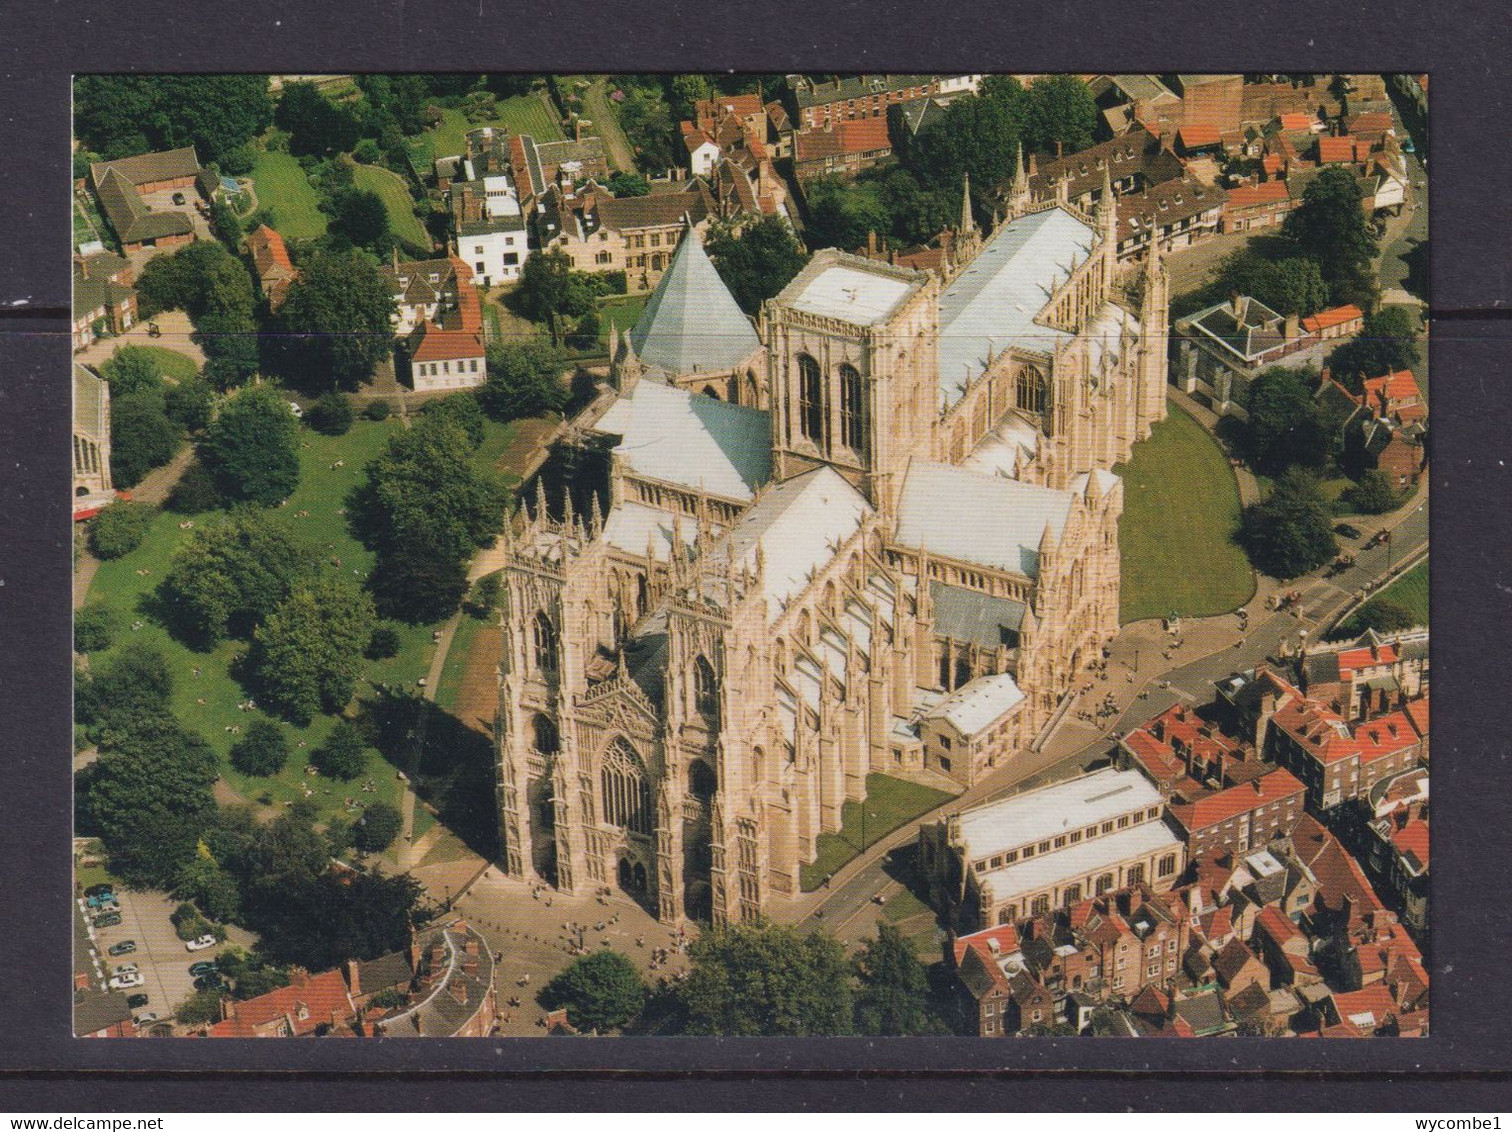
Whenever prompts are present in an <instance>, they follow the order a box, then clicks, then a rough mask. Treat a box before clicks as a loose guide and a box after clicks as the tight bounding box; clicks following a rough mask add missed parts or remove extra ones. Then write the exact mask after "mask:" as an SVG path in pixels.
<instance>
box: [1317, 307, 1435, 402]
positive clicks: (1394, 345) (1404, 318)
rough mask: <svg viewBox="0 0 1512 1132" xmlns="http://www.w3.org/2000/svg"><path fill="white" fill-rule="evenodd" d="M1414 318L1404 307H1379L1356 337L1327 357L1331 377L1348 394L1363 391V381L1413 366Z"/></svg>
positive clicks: (1415, 355) (1415, 359)
mask: <svg viewBox="0 0 1512 1132" xmlns="http://www.w3.org/2000/svg"><path fill="white" fill-rule="evenodd" d="M1417 335H1418V318H1417V316H1416V315H1415V314H1413V312H1412V311H1410V310H1408V309H1407V308H1406V307H1382V308H1381V309H1380V310H1378V311H1375V312H1374V313H1372V314H1369V315H1366V316H1365V322H1364V324H1363V325H1362V326H1361V328H1360V333H1359V335H1358V336H1357V337H1355V338H1353V339H1351V340H1350V341H1348V342H1346V343H1344V344H1343V345H1342V346H1340V347H1339V348H1338V349H1336V350H1334V352H1333V353H1331V354H1329V355H1328V359H1327V362H1326V363H1325V364H1326V365H1327V366H1328V368H1329V370H1330V371H1331V372H1332V374H1333V376H1334V378H1335V379H1336V380H1337V381H1338V382H1339V383H1340V384H1341V385H1343V386H1344V387H1345V388H1346V389H1348V390H1349V391H1350V392H1351V393H1354V394H1355V395H1357V396H1358V395H1359V394H1361V393H1363V392H1364V390H1365V379H1366V378H1371V377H1381V376H1383V375H1385V374H1388V373H1396V372H1398V371H1399V370H1404V369H1411V368H1412V367H1413V366H1415V365H1417V363H1418V360H1419V358H1420V353H1419V350H1418V344H1417Z"/></svg>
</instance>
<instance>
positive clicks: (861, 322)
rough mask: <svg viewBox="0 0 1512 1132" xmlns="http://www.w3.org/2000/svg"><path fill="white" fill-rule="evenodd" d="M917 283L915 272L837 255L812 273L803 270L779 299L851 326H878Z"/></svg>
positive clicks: (799, 308)
mask: <svg viewBox="0 0 1512 1132" xmlns="http://www.w3.org/2000/svg"><path fill="white" fill-rule="evenodd" d="M918 285H919V280H918V279H917V278H915V277H914V273H913V272H907V271H899V270H898V269H897V268H889V267H885V266H883V265H879V264H875V263H870V262H868V261H866V260H863V259H859V258H857V257H854V256H846V257H844V259H843V260H841V259H840V258H839V257H838V256H837V257H835V258H834V259H832V260H829V261H824V262H822V263H821V265H820V267H819V269H818V270H816V271H814V272H813V273H809V272H802V273H800V274H799V275H798V278H797V279H795V280H794V282H793V285H792V286H790V288H789V289H788V290H785V291H783V293H782V295H781V296H779V300H780V301H781V302H782V303H783V304H784V305H786V306H789V307H791V308H792V309H793V310H796V311H802V312H803V313H805V314H815V315H819V316H821V317H824V318H834V319H839V320H840V321H841V322H848V323H850V324H851V325H852V326H875V325H876V324H877V323H879V322H885V321H886V320H887V318H888V317H889V316H890V315H891V314H892V313H893V311H895V310H896V309H897V308H898V307H899V305H900V304H901V303H902V302H903V299H904V298H905V297H907V296H908V295H909V294H911V293H912V292H913V291H914V290H915V289H916V288H917V287H918Z"/></svg>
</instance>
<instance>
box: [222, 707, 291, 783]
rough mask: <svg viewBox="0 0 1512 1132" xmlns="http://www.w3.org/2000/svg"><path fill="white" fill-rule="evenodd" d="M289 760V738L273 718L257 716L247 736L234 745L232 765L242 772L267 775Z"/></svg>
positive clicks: (278, 769) (232, 748) (276, 771)
mask: <svg viewBox="0 0 1512 1132" xmlns="http://www.w3.org/2000/svg"><path fill="white" fill-rule="evenodd" d="M288 761H289V740H288V739H287V738H286V737H285V736H284V733H283V728H281V727H279V726H278V724H276V723H274V722H273V721H272V720H271V719H258V720H254V721H253V723H252V725H251V726H250V727H248V728H247V734H246V736H245V737H244V738H242V739H238V740H237V741H236V742H235V743H234V744H232V747H231V765H232V766H234V767H235V768H236V769H237V770H239V771H241V772H242V773H243V774H253V775H257V776H259V777H262V778H267V777H269V776H271V775H275V774H277V773H278V772H279V771H281V770H283V768H284V764H285V763H287V762H288Z"/></svg>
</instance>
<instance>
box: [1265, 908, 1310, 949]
mask: <svg viewBox="0 0 1512 1132" xmlns="http://www.w3.org/2000/svg"><path fill="white" fill-rule="evenodd" d="M1255 927H1256V928H1257V929H1258V930H1260V931H1263V932H1264V933H1265V934H1266V935H1267V936H1269V937H1270V938H1271V941H1272V942H1273V943H1275V945H1276V946H1277V947H1279V948H1282V949H1285V947H1286V945H1287V944H1288V943H1290V942H1292V941H1293V940H1296V939H1300V940H1302V941H1303V946H1304V948H1305V947H1306V945H1307V937H1306V936H1305V935H1303V934H1302V929H1301V928H1299V927H1297V925H1296V924H1294V923H1292V922H1291V921H1290V920H1288V919H1287V918H1286V917H1285V916H1283V915H1282V914H1281V910H1280V909H1279V908H1277V907H1276V906H1275V905H1274V904H1267V905H1266V906H1265V907H1264V908H1262V909H1260V915H1258V916H1257V917H1255Z"/></svg>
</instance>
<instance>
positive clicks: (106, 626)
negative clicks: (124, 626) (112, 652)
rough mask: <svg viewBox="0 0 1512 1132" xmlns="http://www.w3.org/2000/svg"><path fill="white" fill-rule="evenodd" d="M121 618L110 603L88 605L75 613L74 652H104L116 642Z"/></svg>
mask: <svg viewBox="0 0 1512 1132" xmlns="http://www.w3.org/2000/svg"><path fill="white" fill-rule="evenodd" d="M120 627H121V623H120V618H119V617H117V616H116V612H115V610H113V609H111V608H110V607H109V606H108V605H86V606H85V607H84V608H83V609H81V610H79V612H78V613H76V614H74V628H73V632H74V652H79V653H90V652H104V651H105V650H106V649H108V648H110V646H111V645H112V644H114V643H115V635H116V631H117V630H118V629H119V628H120Z"/></svg>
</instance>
